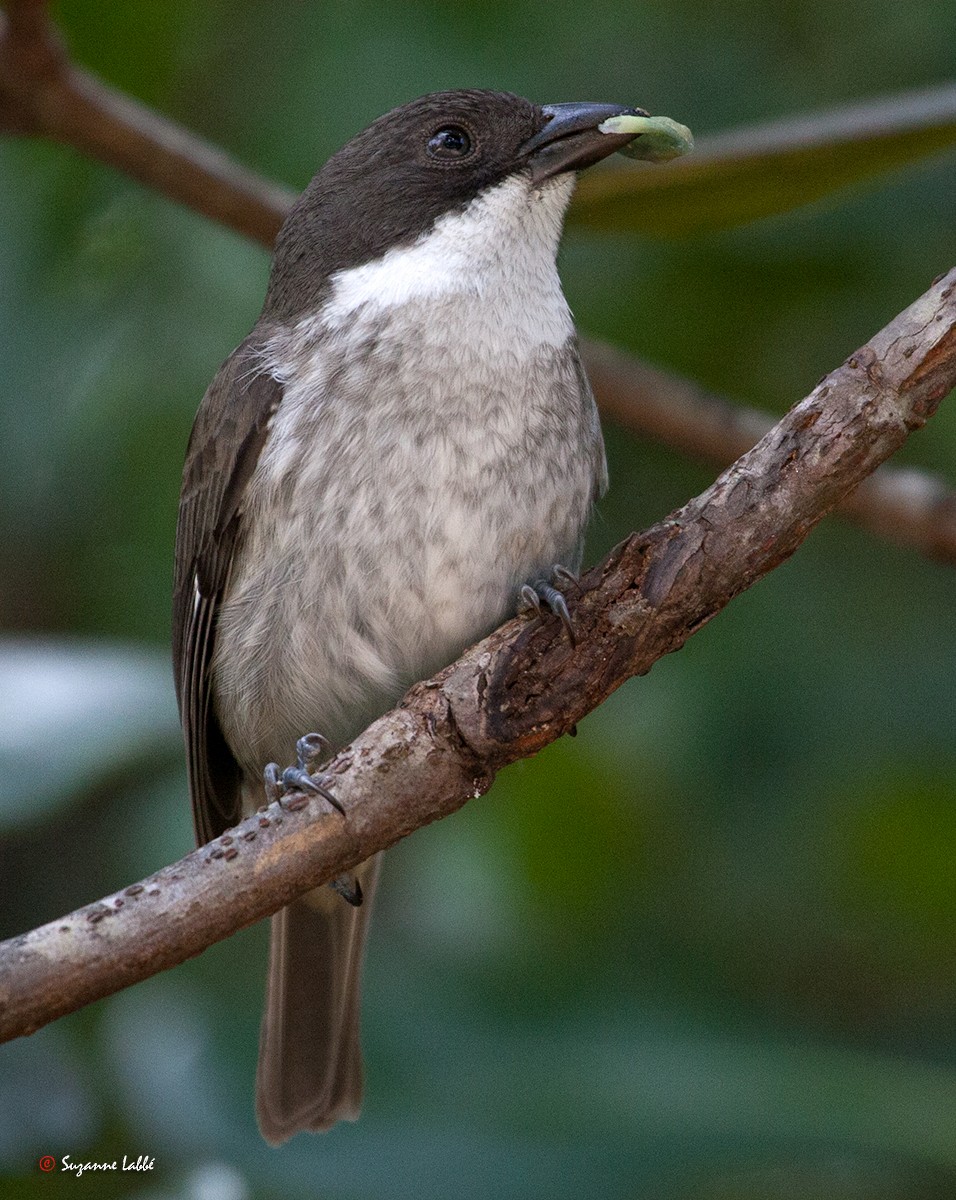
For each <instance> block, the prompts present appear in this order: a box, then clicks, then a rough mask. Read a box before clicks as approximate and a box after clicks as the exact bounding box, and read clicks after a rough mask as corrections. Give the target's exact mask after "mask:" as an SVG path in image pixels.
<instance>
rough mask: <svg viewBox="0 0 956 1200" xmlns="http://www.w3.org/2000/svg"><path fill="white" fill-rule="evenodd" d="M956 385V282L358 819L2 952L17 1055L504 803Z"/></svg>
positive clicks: (436, 718)
mask: <svg viewBox="0 0 956 1200" xmlns="http://www.w3.org/2000/svg"><path fill="white" fill-rule="evenodd" d="M954 383H956V270H953V271H951V272H950V273H949V274H948V275H947V276H945V277H944V278H942V279H941V280H939V281H938V282H937V283H936V284H934V286H933V287H932V288H931V289H930V290H929V291H928V292H927V293H926V294H925V295H924V296H922V297H920V299H919V300H917V301H916V302H915V303H914V304H913V305H911V306H910V307H909V308H908V309H907V310H906V311H905V312H903V313H901V314H900V316H898V317H897V318H896V319H895V320H894V321H892V322H891V323H890V324H889V325H887V326H886V327H885V328H884V329H883V330H882V331H881V332H880V333H878V334H877V335H876V336H875V337H874V338H873V339H872V340H871V341H870V342H869V343H868V344H867V345H865V346H863V347H862V348H861V349H860V350H858V351H857V352H856V353H855V354H854V355H853V356H852V357H851V358H849V359H848V360H847V361H846V362H845V363H844V364H843V365H842V366H840V367H838V368H837V369H836V370H835V371H833V372H832V373H831V374H830V375H828V376H827V377H826V378H825V379H823V380H822V381H821V382H820V384H819V385H818V386H817V387H816V388H815V389H814V390H813V392H812V393H811V394H810V395H809V396H808V397H807V398H806V399H805V400H803V401H802V402H801V403H800V404H798V405H797V406H796V407H795V408H793V409H792V410H791V411H790V412H789V413H788V414H787V415H786V416H785V417H784V418H783V419H782V420H781V421H780V422H779V423H778V424H777V425H775V426H774V427H773V428H772V429H771V430H770V431H769V432H768V433H767V434H766V436H765V437H763V438H762V439H761V441H760V442H759V443H758V444H757V445H756V446H755V447H754V448H753V449H752V450H750V451H748V452H747V453H746V454H744V455H743V457H741V458H740V459H739V460H738V461H737V462H736V463H734V465H733V466H732V467H731V468H730V469H729V470H727V471H725V472H724V473H723V475H721V476H720V478H719V479H717V480H716V482H715V483H714V484H713V485H712V486H711V487H709V488H708V489H707V490H706V491H705V492H704V493H703V494H702V495H700V496H698V497H697V498H696V499H694V500H691V501H690V502H689V503H688V504H686V505H684V507H683V508H681V509H678V510H677V511H676V512H675V513H673V514H672V515H671V516H670V517H668V518H667V519H666V520H664V521H662V522H660V523H659V524H657V525H654V526H653V527H652V528H651V529H649V530H647V531H646V532H644V533H641V534H634V535H632V536H631V537H630V538H628V539H627V540H626V541H624V542H623V543H621V545H620V546H618V547H617V548H616V549H614V550H613V551H612V552H611V553H610V554H609V555H608V556H607V558H606V559H605V560H604V561H603V562H602V563H600V564H599V565H598V566H596V567H594V568H593V570H591V571H590V572H588V574H587V575H586V576H584V577H583V579H582V580H581V586H580V592H579V593H578V594H577V595H573V594H572V595H570V596H569V606H570V609H571V614H572V619H573V621H574V625H575V630H576V633H577V642H576V645H575V646H572V645H571V644H570V642H569V640H568V638H567V636H566V635H565V633H564V631H563V629H562V626H561V624H560V622H559V621H558V620H557V619H555V618H544V619H539V618H533V619H527V618H523V619H522V618H519V619H515V620H513V621H510V622H508V624H506V625H504V626H502V628H501V629H499V630H497V631H496V632H495V633H493V634H492V635H491V636H490V637H488V638H486V639H485V640H484V641H483V642H481V643H479V644H478V645H477V646H474V647H472V648H471V649H470V650H468V651H467V652H466V653H465V654H464V655H463V656H462V657H461V658H460V659H459V660H458V661H457V662H456V663H453V664H452V665H451V666H449V667H448V668H446V669H445V670H444V671H442V672H441V673H440V674H438V675H436V676H435V677H434V678H433V679H431V680H429V681H427V682H425V683H420V684H417V685H416V686H415V687H414V688H412V689H411V691H410V692H409V693H408V694H407V696H406V697H405V699H404V700H403V702H402V706H401V707H400V708H398V709H394V710H393V711H392V712H389V713H387V714H386V715H385V716H384V717H382V718H381V720H379V721H376V722H375V724H374V725H372V726H370V728H369V729H368V730H366V732H365V733H364V734H362V736H361V737H359V738H358V739H357V740H356V741H355V742H353V744H352V745H351V746H350V747H348V748H347V749H346V750H345V751H343V752H342V753H341V754H340V755H338V756H337V757H336V758H335V759H334V760H333V762H332V763H331V765H330V767H329V769H328V775H327V779H326V783H327V785H328V786H329V787H330V788H331V789H333V791H334V793H335V794H336V796H337V797H338V798H339V800H340V802H341V803H342V805H343V806H344V807H345V809H346V813H347V816H346V817H344V818H343V817H341V816H340V815H339V814H337V813H335V812H334V811H331V810H330V809H329V808H328V805H327V804H326V803H325V802H324V801H321V800H316V799H309V798H307V797H305V796H302V797H294V798H292V799H290V800H287V801H285V803H284V804H283V806H282V808H281V809H280V808H279V806H278V805H272V806H271V807H270V808H269V809H268V810H267V811H265V812H262V813H259V814H257V815H256V816H253V817H250V818H249V819H247V820H246V821H244V822H243V823H242V824H241V825H239V826H237V828H236V829H235V830H233V831H231V832H230V833H228V834H225V835H224V836H223V837H221V838H218V839H216V841H214V842H212V843H210V844H209V845H207V846H204V847H202V848H201V849H200V850H197V851H195V852H194V853H192V854H190V855H188V856H187V857H186V858H184V859H183V860H182V861H181V862H178V863H174V864H173V865H172V866H170V867H167V868H165V869H164V870H162V871H159V872H158V873H157V874H155V875H153V876H150V878H149V879H146V880H144V881H143V882H142V883H139V884H134V885H133V886H132V887H129V888H126V889H125V890H123V891H121V892H117V893H115V894H114V895H112V896H108V897H106V898H105V899H104V900H101V901H99V902H98V903H96V904H93V905H89V906H87V907H86V908H82V909H79V910H78V911H77V912H75V913H72V914H70V915H69V916H67V917H63V918H62V919H60V920H58V921H53V922H51V923H50V924H48V925H45V926H42V927H41V928H39V929H36V930H34V931H33V932H32V933H28V934H25V935H23V936H22V937H18V938H13V939H11V940H9V941H7V942H4V943H3V944H2V945H0V1039H9V1038H12V1037H16V1036H18V1035H21V1034H26V1033H30V1032H32V1031H33V1030H35V1029H37V1028H39V1027H40V1026H41V1025H43V1024H45V1023H46V1022H48V1021H51V1020H54V1019H55V1018H56V1017H59V1016H63V1015H64V1014H65V1013H68V1012H71V1011H73V1010H74V1009H76V1008H79V1007H81V1006H82V1005H83V1004H86V1003H89V1002H90V1001H91V1000H95V999H98V998H99V997H102V996H106V995H109V994H110V993H112V992H115V991H117V990H119V989H120V988H122V987H126V986H128V985H129V984H131V983H134V982H136V981H138V980H140V979H144V978H146V977H147V976H149V975H151V974H154V973H155V972H157V971H160V970H163V969H164V968H167V967H170V966H173V965H175V964H176V963H179V962H182V961H184V960H185V959H186V958H189V957H191V956H192V955H195V954H198V953H199V952H200V951H202V950H203V949H205V948H206V947H207V946H209V945H211V944H212V943H213V942H215V941H218V940H219V939H221V938H224V937H227V936H228V935H229V934H231V933H233V932H235V931H236V930H238V929H241V928H242V927H244V926H246V925H249V924H250V923H252V922H253V921H257V920H259V919H260V918H261V917H264V916H267V915H268V914H270V913H273V912H275V911H276V910H278V909H279V908H281V907H283V906H284V905H285V904H287V903H288V902H289V901H290V900H292V899H293V898H294V897H295V896H297V895H299V894H301V893H302V892H305V891H307V890H308V889H309V888H312V887H315V886H317V885H318V884H320V883H322V882H324V881H326V880H329V879H331V878H333V877H334V876H336V875H338V874H340V873H342V872H343V871H346V870H348V869H349V868H350V867H352V866H354V865H355V864H356V863H358V862H361V861H362V860H364V859H366V858H368V857H369V856H370V855H371V854H373V853H374V852H375V851H377V850H383V849H385V848H387V847H388V846H391V845H393V844H394V843H395V842H396V841H398V840H399V839H400V838H402V837H404V836H406V835H407V834H408V833H411V832H412V831H413V830H414V829H417V828H419V827H421V826H423V825H426V824H428V823H429V822H430V821H433V820H436V819H437V818H439V817H442V816H446V815H448V814H449V813H451V812H454V811H455V810H456V809H458V808H460V807H461V806H462V805H463V804H465V803H466V801H467V800H468V799H469V798H471V797H473V796H477V795H480V794H481V793H483V792H484V791H486V790H487V789H488V787H490V785H491V782H492V780H493V778H494V775H495V773H496V771H498V770H499V769H500V768H501V767H503V766H505V765H507V764H508V763H510V762H514V761H515V760H517V759H519V758H522V757H525V756H527V755H530V754H533V753H534V752H535V751H537V750H540V749H541V748H542V747H543V746H545V745H547V744H548V743H549V742H551V741H553V740H554V739H555V738H557V737H560V736H561V734H563V733H567V732H569V731H570V730H571V729H572V728H573V726H574V725H575V723H576V722H577V721H579V720H580V719H581V718H582V717H583V716H584V715H585V714H586V713H588V712H590V711H591V710H592V709H593V708H595V707H597V705H598V704H600V703H601V701H602V700H604V699H605V697H607V696H608V695H609V694H610V693H611V692H612V691H614V689H615V688H617V687H619V686H620V685H621V684H622V683H623V682H624V681H625V680H626V679H628V678H630V677H631V676H632V675H641V674H644V673H646V672H647V671H648V670H650V668H651V666H652V665H653V664H654V663H655V662H656V661H657V659H659V658H660V657H661V656H662V655H664V654H667V653H669V652H670V651H672V650H677V649H679V648H680V646H682V645H683V644H684V642H685V641H686V640H687V638H688V637H690V636H691V634H693V633H694V632H696V630H698V629H699V628H700V627H701V626H702V625H704V624H705V623H706V622H707V621H709V620H710V619H711V618H712V617H713V616H714V615H715V614H716V613H718V612H719V611H720V609H721V608H723V607H724V605H726V604H727V603H728V602H729V601H730V600H732V599H733V597H734V596H736V595H737V594H738V593H739V592H741V591H743V590H744V589H745V588H747V587H749V586H750V585H751V584H752V583H754V582H755V581H756V580H757V579H759V578H760V577H761V576H762V575H765V574H766V573H767V572H768V571H770V570H772V569H773V568H774V567H775V566H777V565H778V564H779V563H781V562H783V561H784V560H785V559H786V558H787V557H789V555H790V554H792V553H793V551H794V550H795V549H796V548H797V546H798V545H799V544H800V542H801V541H803V539H804V538H805V537H806V536H807V534H808V533H809V531H810V530H811V529H812V528H813V526H814V525H815V524H816V523H817V522H818V521H820V520H821V519H822V518H823V517H824V516H825V514H826V513H827V512H828V511H829V510H830V509H831V508H832V507H833V506H834V505H835V504H836V503H838V501H839V500H840V499H841V497H843V496H845V495H846V494H847V493H848V492H850V491H852V490H853V489H854V488H855V487H857V486H858V485H859V484H860V482H861V481H862V480H863V479H864V478H865V477H866V476H867V475H868V474H869V473H870V472H872V471H873V470H875V469H876V467H877V466H878V465H879V463H881V462H882V461H883V460H884V459H886V458H887V457H888V456H889V455H890V454H892V453H893V452H894V451H895V450H896V449H898V448H899V446H901V445H902V443H903V442H904V441H905V440H906V438H907V437H908V436H909V434H910V433H911V432H913V431H914V430H915V429H919V428H920V427H921V426H922V425H923V424H924V423H925V422H926V420H927V419H928V418H929V417H930V416H931V415H932V414H933V413H934V412H935V410H936V408H937V406H938V405H939V403H940V401H941V400H942V399H943V397H944V396H945V395H946V394H947V393H948V392H949V391H950V390H951V388H952V387H953V386H954Z"/></svg>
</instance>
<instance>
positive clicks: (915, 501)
mask: <svg viewBox="0 0 956 1200" xmlns="http://www.w3.org/2000/svg"><path fill="white" fill-rule="evenodd" d="M585 361H586V364H587V370H588V375H589V377H590V379H591V383H592V385H593V387H594V394H595V395H596V396H597V397H598V402H599V404H600V406H601V413H602V415H603V416H604V417H610V418H611V420H613V421H617V422H618V424H620V425H622V426H624V428H626V429H627V430H629V431H630V432H631V433H635V434H637V435H638V436H639V437H642V438H652V439H653V440H654V441H657V442H661V443H662V444H663V445H665V446H670V447H671V449H673V450H678V451H681V452H682V453H684V454H687V455H689V456H690V457H691V458H698V459H701V460H703V461H704V462H708V463H714V464H716V465H717V466H720V467H725V466H727V464H728V463H732V462H733V461H734V459H735V458H737V457H738V456H739V455H741V454H743V453H745V452H746V451H747V450H749V449H750V448H751V447H752V446H754V445H755V444H756V443H757V442H758V441H759V440H760V438H762V437H763V436H764V434H766V433H767V431H768V430H769V429H770V428H771V427H772V425H773V418H772V417H771V416H769V415H768V414H767V413H764V412H760V410H759V409H756V408H747V407H746V406H745V405H742V404H734V403H733V402H732V401H730V400H727V399H725V398H724V397H722V396H718V395H715V394H714V393H713V392H708V391H707V390H706V389H705V388H702V387H701V386H700V385H699V384H697V383H694V382H693V381H692V380H690V379H683V378H681V377H680V376H679V375H673V374H670V373H668V372H665V371H660V370H658V369H657V368H655V367H651V366H649V365H648V364H646V363H642V362H640V361H639V360H638V359H636V358H634V357H633V356H632V355H630V354H624V353H623V352H622V351H620V350H618V349H616V348H614V347H613V346H608V345H606V344H605V343H603V342H594V341H591V342H589V343H587V345H586V346H585ZM835 511H836V512H837V513H839V514H840V516H842V517H846V518H848V519H849V520H851V521H853V522H855V523H856V524H857V525H861V526H862V527H863V528H864V529H867V530H869V532H870V533H872V534H874V535H875V536H877V537H880V538H884V539H885V540H886V541H888V542H894V543H895V544H896V545H898V546H907V547H909V548H910V549H913V550H917V551H919V552H920V553H921V554H925V555H926V557H927V558H935V559H938V560H939V561H941V562H947V563H950V564H956V492H954V491H953V489H952V488H951V487H950V485H949V484H948V483H947V482H946V480H945V479H942V478H941V477H940V476H938V475H932V474H930V473H929V472H928V471H920V470H916V469H914V468H912V467H893V466H883V467H880V468H879V470H878V471H876V473H875V474H873V475H871V476H870V477H869V478H868V479H866V480H864V482H863V483H862V484H860V486H859V487H858V488H857V489H856V491H854V492H851V494H850V495H849V496H847V497H846V498H845V499H843V500H841V501H840V503H839V504H838V505H837V506H836V509H835Z"/></svg>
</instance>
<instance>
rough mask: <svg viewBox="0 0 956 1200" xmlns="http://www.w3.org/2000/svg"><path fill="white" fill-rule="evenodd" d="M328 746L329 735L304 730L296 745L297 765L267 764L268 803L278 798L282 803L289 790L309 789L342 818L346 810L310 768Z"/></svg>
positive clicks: (264, 776) (265, 773)
mask: <svg viewBox="0 0 956 1200" xmlns="http://www.w3.org/2000/svg"><path fill="white" fill-rule="evenodd" d="M329 748H330V747H329V740H328V738H325V737H323V736H322V734H321V733H307V734H305V736H304V737H300V738H299V740H298V741H297V742H296V744H295V755H296V765H295V766H294V767H286V769H285V770H284V771H283V770H282V769H281V767H280V766H279V764H278V763H269V764H268V765H267V766H266V769H265V771H264V772H263V780H264V782H265V788H266V799H267V800H268V802H269V803H270V804H271V803H272V802H273V801H278V803H279V804H281V803H282V799H283V797H284V796H286V795H287V794H288V793H289V792H311V793H312V794H313V795H315V796H321V797H322V799H323V800H327V801H328V803H329V804H331V805H332V807H333V808H334V809H335V810H336V811H337V812H340V813H341V814H342V816H343V817H344V816H345V809H344V808H343V807H342V805H341V802H340V801H339V800H338V799H337V798H336V797H335V796H333V795H332V793H331V792H330V791H329V790H328V788H327V787H324V786H323V785H322V784H321V783H320V782H319V781H318V780H317V779H316V778H315V776H314V775H312V774H311V772H310V771H309V767H310V766H311V765H312V764H313V763H314V762H315V760H316V759H317V758H318V757H319V754H320V752H321V751H323V750H325V751H327V750H328V749H329Z"/></svg>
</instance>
